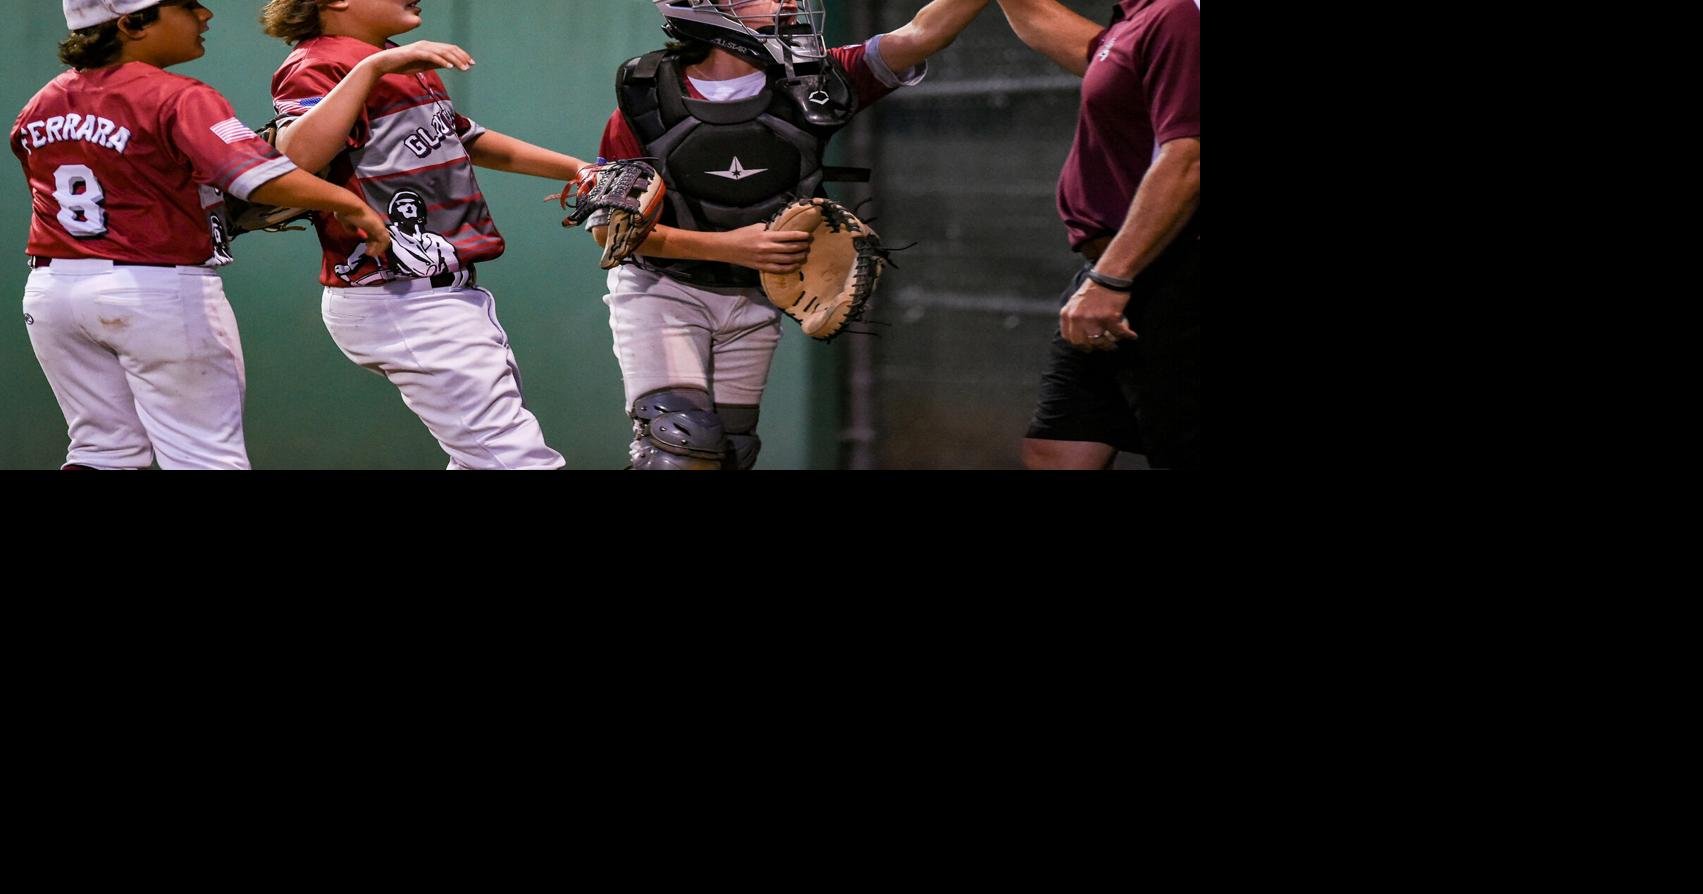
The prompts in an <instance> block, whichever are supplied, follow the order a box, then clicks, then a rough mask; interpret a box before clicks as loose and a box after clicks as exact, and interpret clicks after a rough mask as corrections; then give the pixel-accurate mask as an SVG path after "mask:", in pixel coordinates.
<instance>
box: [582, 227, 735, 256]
mask: <svg viewBox="0 0 1703 894" xmlns="http://www.w3.org/2000/svg"><path fill="white" fill-rule="evenodd" d="M591 235H592V236H593V237H594V238H596V239H597V244H598V245H604V244H606V243H607V242H608V238H607V236H608V229H607V228H606V227H593V228H592V230H591ZM728 239H729V234H727V233H705V232H701V231H698V230H682V229H679V228H676V227H670V226H666V225H664V224H657V225H656V227H655V229H652V230H651V231H650V235H649V236H647V237H646V238H645V241H644V244H643V245H640V246H639V248H638V253H639V254H642V255H645V256H647V257H652V258H674V259H676V260H681V261H727V260H729V258H728Z"/></svg>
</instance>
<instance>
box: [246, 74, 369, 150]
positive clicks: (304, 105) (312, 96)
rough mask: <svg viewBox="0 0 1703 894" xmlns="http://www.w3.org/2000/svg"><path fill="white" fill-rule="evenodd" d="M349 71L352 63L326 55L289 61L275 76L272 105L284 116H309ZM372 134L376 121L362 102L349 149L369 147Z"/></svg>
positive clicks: (350, 138)
mask: <svg viewBox="0 0 1703 894" xmlns="http://www.w3.org/2000/svg"><path fill="white" fill-rule="evenodd" d="M348 74H349V66H347V65H344V64H343V63H341V62H336V61H333V60H331V59H326V58H316V57H312V56H308V57H304V58H300V59H296V60H294V61H292V62H286V63H284V67H283V68H280V69H278V73H277V74H275V75H273V76H272V107H273V108H274V109H276V110H277V111H278V114H280V115H298V116H299V115H305V114H307V112H308V110H309V109H311V108H313V107H314V106H315V105H317V104H318V103H319V101H320V100H322V99H324V98H325V95H326V94H327V93H330V92H331V89H332V88H333V87H336V86H337V85H338V84H340V83H342V82H343V78H344V77H346V76H347V75H348ZM375 89H376V88H375ZM371 133H372V122H371V120H370V119H369V118H368V117H367V106H366V104H365V103H362V104H361V112H360V114H358V115H356V116H355V125H354V127H352V128H350V130H349V140H348V146H349V148H350V149H359V148H361V147H362V146H365V145H366V144H367V139H368V137H369V136H370V135H371Z"/></svg>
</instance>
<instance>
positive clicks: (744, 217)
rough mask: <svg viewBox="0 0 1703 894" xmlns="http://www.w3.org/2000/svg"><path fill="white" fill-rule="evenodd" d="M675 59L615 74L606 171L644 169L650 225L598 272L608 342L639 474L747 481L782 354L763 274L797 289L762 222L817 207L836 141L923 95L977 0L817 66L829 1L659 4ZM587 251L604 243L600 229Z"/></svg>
mask: <svg viewBox="0 0 1703 894" xmlns="http://www.w3.org/2000/svg"><path fill="white" fill-rule="evenodd" d="M653 2H654V3H655V5H656V9H657V11H658V12H659V13H661V14H662V16H663V30H664V31H666V32H667V33H668V35H669V36H670V37H673V38H674V39H675V41H676V42H675V43H671V44H670V45H669V46H668V48H666V49H663V50H658V51H655V52H652V53H647V54H646V55H644V56H640V57H638V58H636V59H631V60H628V61H627V62H626V63H625V64H623V65H622V66H621V68H620V70H619V72H618V73H617V75H616V84H617V86H616V102H617V109H616V111H615V113H614V114H613V115H611V116H610V118H609V123H608V125H607V126H606V128H605V129H604V132H603V142H602V146H601V149H600V150H599V154H600V155H602V156H604V157H605V158H610V159H625V158H634V157H642V156H650V157H655V158H658V159H661V160H660V161H658V162H655V165H656V167H657V169H658V170H659V171H661V172H662V175H663V179H664V183H665V184H666V186H667V202H668V204H667V207H666V209H665V210H664V211H663V216H662V218H661V222H660V223H659V224H658V225H657V227H656V229H655V230H654V231H653V232H652V233H651V235H650V236H649V238H648V239H646V241H645V242H644V244H643V245H641V246H640V248H639V255H638V256H637V258H636V261H635V262H633V263H628V264H624V265H621V266H618V267H616V268H614V269H613V270H611V271H610V272H609V280H608V287H609V294H608V295H606V296H605V297H604V299H603V300H604V303H606V304H608V305H609V326H610V328H611V329H612V330H613V331H614V339H615V356H616V358H617V359H618V360H619V361H620V364H621V378H622V381H623V383H624V385H625V389H626V400H627V406H628V408H629V409H628V413H629V415H631V417H632V419H633V433H634V437H633V443H632V445H631V448H630V449H631V454H632V458H633V468H635V469H722V468H726V469H749V468H751V467H752V466H753V464H755V463H756V461H757V452H758V450H759V449H760V448H761V446H762V443H761V441H760V440H759V439H758V437H757V415H758V404H759V403H760V402H761V400H762V398H763V388H764V386H765V384H766V383H767V381H768V376H769V365H770V362H771V361H772V360H773V359H774V354H775V348H776V347H777V346H778V345H779V344H780V337H781V333H780V322H779V320H780V316H781V313H780V311H779V310H778V309H776V308H775V306H774V305H773V304H771V303H770V302H769V301H768V299H767V298H765V297H764V296H763V292H762V289H761V288H760V287H759V285H758V273H759V271H766V272H771V273H791V272H795V271H797V270H799V269H800V267H801V266H802V265H803V263H804V260H805V258H806V256H807V254H808V252H809V248H810V244H809V239H810V237H809V234H807V233H802V232H784V231H770V230H768V229H766V228H765V226H764V222H765V221H767V220H768V219H769V217H770V216H772V215H773V214H774V213H775V212H776V211H779V210H780V209H781V208H783V207H785V206H786V205H787V204H788V203H789V202H791V201H792V199H793V198H795V197H798V196H812V195H822V194H823V193H822V192H821V191H820V190H821V186H822V182H823V180H824V179H828V176H827V175H829V174H830V173H832V172H831V171H829V170H828V169H825V168H824V167H823V165H822V157H823V150H824V148H825V147H826V145H827V142H828V140H829V138H830V137H832V136H833V135H834V133H835V132H836V131H838V130H839V129H840V128H842V127H844V126H845V125H846V124H848V123H849V122H850V121H851V118H852V116H853V115H855V114H856V113H857V112H859V111H861V110H862V109H864V108H866V107H867V106H868V105H869V104H870V103H872V102H875V101H876V100H878V99H880V98H881V97H883V96H886V95H887V94H888V93H891V92H892V91H893V90H895V89H897V88H898V87H900V86H905V85H910V84H916V83H918V82H919V81H921V80H922V78H923V74H924V71H925V66H924V61H925V60H926V59H928V57H929V56H931V55H933V54H934V53H936V52H938V51H940V50H941V49H943V48H945V47H946V46H947V45H948V44H950V43H951V42H952V41H953V40H954V39H955V38H956V37H957V36H958V34H959V33H960V32H961V31H963V30H964V28H965V27H966V26H967V25H969V23H970V22H971V20H973V19H974V18H975V17H976V15H977V14H978V13H980V12H981V11H982V9H983V8H984V7H986V6H987V0H934V2H931V3H929V4H927V5H926V6H924V7H923V8H922V9H921V10H920V11H918V12H917V14H916V16H915V17H914V18H912V19H911V21H910V22H909V23H908V24H906V25H904V26H903V27H900V28H898V29H896V30H894V31H892V32H890V33H887V34H878V35H876V36H874V37H871V38H870V39H868V40H867V41H864V42H863V43H861V44H854V45H852V46H846V47H838V48H835V49H828V47H827V45H826V43H825V41H824V39H823V36H822V24H823V18H824V16H825V12H824V8H823V5H822V0H797V2H794V0H733V2H716V0H653ZM593 233H594V234H596V235H598V237H599V241H603V239H604V238H605V236H606V234H605V233H603V232H602V231H601V229H600V228H596V227H594V228H593Z"/></svg>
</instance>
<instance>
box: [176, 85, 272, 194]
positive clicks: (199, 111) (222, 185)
mask: <svg viewBox="0 0 1703 894" xmlns="http://www.w3.org/2000/svg"><path fill="white" fill-rule="evenodd" d="M161 123H162V124H164V125H165V132H166V133H168V134H170V135H171V143H172V147H173V149H175V150H176V151H177V152H178V153H181V154H182V156H183V158H184V159H185V160H186V161H187V162H188V163H189V167H190V169H191V170H192V172H193V177H194V179H195V182H197V183H205V184H207V185H208V186H212V187H216V188H217V189H219V190H221V191H223V192H228V193H231V194H233V195H236V196H237V197H238V198H247V197H248V195H249V193H251V192H253V191H254V190H255V189H256V188H258V187H260V186H262V185H264V184H265V183H266V182H267V181H269V180H272V179H275V178H277V177H281V176H283V175H285V174H288V173H289V172H290V171H293V170H295V167H296V166H295V165H294V164H292V163H291V162H290V160H289V159H287V158H285V157H284V156H282V155H280V154H279V153H278V150H276V149H273V148H272V146H271V145H270V144H269V143H267V142H266V141H265V140H262V139H261V138H260V137H259V136H257V135H255V133H254V131H253V130H250V129H249V127H248V125H246V124H244V123H242V121H241V120H240V119H238V118H237V115H236V112H235V111H234V110H233V109H232V108H231V104H230V103H229V102H226V101H225V98H224V97H223V96H220V95H219V93H218V91H216V90H214V89H213V88H212V87H209V86H207V85H206V84H201V83H195V84H191V85H190V86H188V87H187V88H185V89H183V90H180V91H178V92H177V93H175V94H174V95H172V96H171V97H170V98H169V99H167V100H166V102H165V104H164V106H163V107H162V109H161Z"/></svg>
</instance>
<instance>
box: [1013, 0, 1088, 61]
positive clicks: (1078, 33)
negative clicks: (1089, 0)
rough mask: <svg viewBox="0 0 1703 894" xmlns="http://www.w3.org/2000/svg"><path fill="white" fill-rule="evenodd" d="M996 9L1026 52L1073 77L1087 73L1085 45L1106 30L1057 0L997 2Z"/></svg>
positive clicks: (1086, 47)
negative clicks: (1002, 14) (1041, 57)
mask: <svg viewBox="0 0 1703 894" xmlns="http://www.w3.org/2000/svg"><path fill="white" fill-rule="evenodd" d="M999 7H1000V9H1002V10H1004V11H1005V20H1006V21H1007V22H1010V23H1011V30H1012V31H1015V32H1017V37H1018V39H1019V40H1022V41H1023V42H1024V43H1026V44H1028V45H1029V49H1031V50H1034V51H1035V52H1037V53H1040V54H1041V55H1043V56H1045V57H1047V58H1048V59H1051V60H1053V62H1054V63H1055V64H1056V65H1058V67H1059V68H1062V69H1064V70H1065V71H1068V72H1070V73H1071V74H1073V75H1076V76H1077V77H1082V75H1083V73H1084V72H1086V71H1087V70H1088V47H1089V45H1090V44H1091V43H1092V42H1093V40H1094V37H1095V36H1096V35H1098V34H1099V33H1100V32H1101V31H1104V30H1106V29H1105V26H1104V25H1097V24H1095V23H1094V22H1092V21H1089V20H1088V19H1085V18H1083V17H1081V16H1079V15H1077V14H1076V13H1074V12H1071V11H1070V10H1069V9H1067V8H1065V6H1064V5H1063V4H1060V3H1059V2H1058V0H999Z"/></svg>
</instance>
